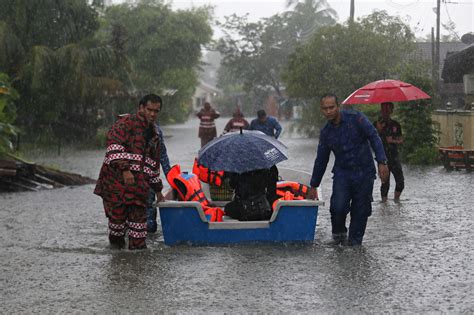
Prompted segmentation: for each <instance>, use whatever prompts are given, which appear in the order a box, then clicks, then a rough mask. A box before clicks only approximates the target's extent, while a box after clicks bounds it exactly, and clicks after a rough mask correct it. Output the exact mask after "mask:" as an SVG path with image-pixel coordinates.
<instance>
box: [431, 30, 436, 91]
mask: <svg viewBox="0 0 474 315" xmlns="http://www.w3.org/2000/svg"><path fill="white" fill-rule="evenodd" d="M435 43H436V40H435V30H434V27H432V28H431V82H432V83H433V90H434V88H435V87H436V83H435V82H436V62H435V58H436V44H435Z"/></svg>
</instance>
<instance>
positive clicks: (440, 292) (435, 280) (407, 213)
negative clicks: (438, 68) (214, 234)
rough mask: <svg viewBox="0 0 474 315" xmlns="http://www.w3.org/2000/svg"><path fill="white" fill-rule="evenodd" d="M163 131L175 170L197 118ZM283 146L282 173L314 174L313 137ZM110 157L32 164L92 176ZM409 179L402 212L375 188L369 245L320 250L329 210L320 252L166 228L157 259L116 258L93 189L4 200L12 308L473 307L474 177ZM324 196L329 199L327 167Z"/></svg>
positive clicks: (1, 239)
mask: <svg viewBox="0 0 474 315" xmlns="http://www.w3.org/2000/svg"><path fill="white" fill-rule="evenodd" d="M225 122H226V121H225V119H222V120H220V122H219V124H218V127H219V128H220V129H222V127H223V125H224V124H225ZM164 129H165V133H166V134H167V135H169V136H171V137H169V138H167V139H166V140H167V147H168V151H169V153H170V157H171V161H172V163H181V164H183V165H190V164H191V163H192V157H193V156H194V155H195V154H196V152H197V150H198V146H199V144H198V139H197V121H196V120H192V121H191V122H189V123H188V124H187V125H180V126H171V127H166V128H164ZM283 141H284V142H285V143H286V144H287V145H288V146H289V149H290V154H291V160H289V161H285V162H284V163H281V165H282V166H285V167H293V168H297V169H301V170H306V171H309V172H310V171H311V169H312V164H313V161H314V157H315V147H316V140H315V139H304V138H299V137H297V136H290V135H285V136H284V137H283ZM103 153H104V152H103V151H102V150H100V151H81V152H77V151H66V152H65V153H64V155H63V156H61V157H56V156H52V155H47V154H46V155H40V154H36V153H35V160H36V161H38V162H41V163H47V164H50V165H55V166H58V167H61V168H63V169H65V170H68V171H73V172H78V173H81V174H83V175H87V176H90V177H94V178H95V177H96V176H97V174H98V170H99V167H100V164H101V161H102V159H103ZM405 177H406V190H405V192H404V193H403V195H402V200H401V202H400V203H394V202H393V201H389V202H388V203H387V204H383V203H381V202H380V196H379V192H378V187H379V185H380V182H379V181H377V182H376V185H375V187H376V189H375V191H374V199H375V201H374V203H373V215H372V217H371V218H370V219H369V223H368V228H367V232H366V237H365V242H364V246H362V247H360V248H347V247H345V248H344V247H331V246H325V245H321V244H322V242H323V241H324V240H327V239H329V237H330V221H329V215H328V206H329V205H328V204H326V206H323V207H321V209H320V214H319V217H318V227H317V235H316V242H315V244H312V245H239V246H220V247H219V246H217V247H191V246H178V247H167V246H165V245H164V244H163V239H162V235H161V233H160V232H158V233H156V234H155V235H152V236H151V237H150V239H149V240H148V245H149V249H148V250H146V251H143V252H128V251H114V250H110V249H108V244H107V237H106V235H107V224H106V220H105V217H104V215H103V210H102V205H101V201H100V199H99V198H98V197H96V196H94V195H92V190H93V186H92V185H88V186H82V187H75V188H63V189H56V190H51V191H41V192H37V193H30V192H28V193H16V194H0V204H1V205H0V244H1V246H2V255H1V258H0V268H1V271H2V272H1V273H0V284H1V289H2V302H3V303H2V311H3V312H5V313H12V312H25V313H31V312H42V313H44V312H54V313H59V312H70V311H72V310H74V311H76V312H87V313H90V312H96V313H102V312H121V313H125V312H127V313H129V312H140V313H145V312H146V313H150V312H157V311H168V312H209V311H211V312H218V311H225V312H253V311H257V312H277V311H282V312H294V311H296V312H311V313H315V312H333V313H341V312H349V311H356V312H370V313H379V312H383V311H389V312H409V313H417V312H426V311H429V312H433V311H434V312H436V311H439V312H456V313H457V312H465V313H472V312H474V302H473V298H472V292H474V285H473V283H474V281H473V280H474V275H473V267H472V266H474V263H473V253H474V250H473V244H474V242H473V237H472V234H471V230H472V224H473V219H472V209H473V206H472V204H473V201H474V199H473V197H472V187H473V178H474V177H473V176H472V174H468V173H465V172H451V173H447V172H446V171H445V170H444V169H443V168H442V167H439V166H436V167H429V168H414V167H407V166H405ZM323 192H324V196H325V199H327V200H328V199H329V196H330V193H331V179H330V173H329V168H328V171H327V173H326V175H325V178H324V181H323ZM391 193H392V194H393V192H391Z"/></svg>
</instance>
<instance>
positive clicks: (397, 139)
mask: <svg viewBox="0 0 474 315" xmlns="http://www.w3.org/2000/svg"><path fill="white" fill-rule="evenodd" d="M380 113H381V117H380V119H379V120H377V121H375V122H374V126H375V128H377V131H378V133H379V136H380V138H381V139H382V143H383V147H384V149H385V154H386V155H387V161H388V169H389V171H390V172H391V173H392V174H393V177H394V178H395V192H394V199H395V201H399V200H400V195H401V193H402V191H403V189H404V188H405V178H404V177H403V170H402V164H401V163H400V159H399V157H398V146H399V145H400V144H402V143H403V135H402V127H401V126H400V124H399V123H398V122H397V121H396V120H393V119H392V118H391V115H392V113H393V103H391V102H386V103H382V104H380ZM389 189H390V176H389V177H388V179H387V181H386V182H385V183H382V186H380V194H381V196H382V201H384V202H385V201H387V196H388V191H389Z"/></svg>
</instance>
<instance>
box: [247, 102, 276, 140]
mask: <svg viewBox="0 0 474 315" xmlns="http://www.w3.org/2000/svg"><path fill="white" fill-rule="evenodd" d="M249 129H250V130H258V131H261V132H263V133H264V134H266V135H268V136H270V137H274V138H275V139H278V137H279V136H280V134H281V131H282V128H281V125H280V123H279V122H278V120H276V118H275V117H272V116H267V113H266V112H265V110H263V109H261V110H259V111H258V112H257V118H256V119H254V120H252V122H250V128H249Z"/></svg>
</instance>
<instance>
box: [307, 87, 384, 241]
mask: <svg viewBox="0 0 474 315" xmlns="http://www.w3.org/2000/svg"><path fill="white" fill-rule="evenodd" d="M321 112H322V114H323V115H324V117H326V119H327V121H328V122H327V123H326V125H325V126H324V127H323V128H322V129H321V134H320V137H319V144H318V151H317V155H316V160H315V161H314V167H313V174H312V176H311V183H310V185H311V189H310V191H309V193H308V199H314V198H316V197H317V190H316V189H317V187H319V185H320V184H321V180H322V178H323V175H324V172H325V171H326V167H327V164H328V162H329V155H330V154H331V152H333V153H334V156H335V157H336V160H335V162H334V167H333V169H332V172H333V174H334V176H333V188H332V196H331V205H330V208H329V210H330V212H331V224H332V237H333V240H332V242H331V243H332V244H334V245H338V244H348V245H361V244H362V239H363V237H364V234H365V228H366V226H367V220H368V218H369V216H370V215H371V214H372V192H373V188H374V180H375V177H376V176H375V174H376V172H375V167H374V159H373V157H372V151H371V150H370V149H371V148H372V150H373V151H374V152H375V156H376V160H377V163H378V171H379V176H380V178H381V180H382V181H383V182H384V181H386V179H387V177H388V174H389V172H388V168H387V158H386V156H385V152H384V149H383V145H382V141H381V140H380V137H379V136H378V134H377V130H375V128H374V126H373V125H372V124H371V123H370V121H369V120H368V119H367V117H366V116H365V115H364V114H362V113H360V112H357V111H354V110H340V108H339V103H338V102H337V97H336V95H334V94H325V95H323V96H322V97H321ZM349 213H350V214H351V221H350V225H349V238H347V228H346V217H347V214H349Z"/></svg>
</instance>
